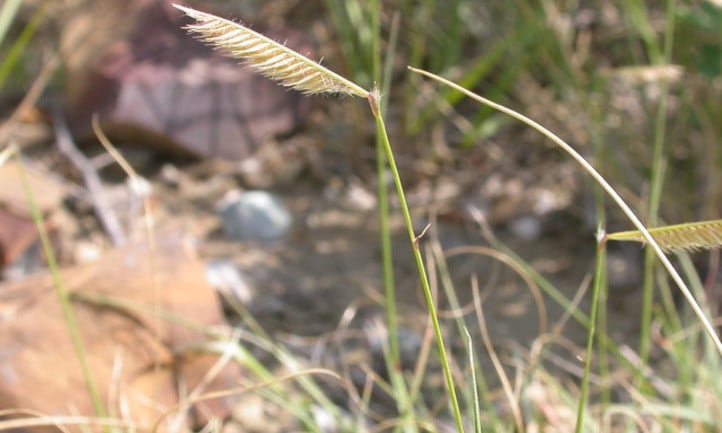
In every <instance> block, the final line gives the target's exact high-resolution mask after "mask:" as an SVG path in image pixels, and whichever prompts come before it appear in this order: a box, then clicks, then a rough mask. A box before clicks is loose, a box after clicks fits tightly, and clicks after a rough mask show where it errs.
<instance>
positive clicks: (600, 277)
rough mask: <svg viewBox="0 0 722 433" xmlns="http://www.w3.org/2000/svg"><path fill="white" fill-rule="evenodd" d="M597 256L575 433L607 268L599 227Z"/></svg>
mask: <svg viewBox="0 0 722 433" xmlns="http://www.w3.org/2000/svg"><path fill="white" fill-rule="evenodd" d="M597 243H598V245H600V248H597V256H596V260H595V267H594V290H593V291H592V305H591V308H590V311H589V327H588V328H587V350H586V353H585V356H584V374H583V375H582V385H581V389H580V391H579V406H577V426H576V429H575V432H576V433H582V426H583V425H584V412H585V411H584V409H585V408H586V405H587V394H588V392H589V372H590V371H591V366H592V358H593V357H594V356H593V355H594V341H595V340H596V339H597V338H596V336H595V332H596V329H597V311H598V310H599V303H600V302H599V301H600V298H601V293H602V291H604V290H605V287H604V273H605V272H606V268H607V260H606V257H607V255H606V250H605V249H604V243H603V231H602V228H601V226H600V228H599V230H598V236H597Z"/></svg>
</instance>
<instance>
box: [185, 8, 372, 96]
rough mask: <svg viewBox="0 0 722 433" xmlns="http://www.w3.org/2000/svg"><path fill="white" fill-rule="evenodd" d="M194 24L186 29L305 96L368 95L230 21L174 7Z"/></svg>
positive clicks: (293, 53) (308, 61) (321, 67)
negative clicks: (330, 94)
mask: <svg viewBox="0 0 722 433" xmlns="http://www.w3.org/2000/svg"><path fill="white" fill-rule="evenodd" d="M173 6H174V7H176V8H177V9H180V10H181V11H183V12H184V13H185V14H186V15H188V16H189V17H191V18H193V19H195V20H196V21H197V22H196V23H194V24H190V25H188V26H186V29H187V30H188V31H190V32H192V33H194V34H195V36H196V37H197V38H198V39H199V40H201V41H203V42H205V43H207V44H209V45H212V46H214V47H216V48H219V49H221V50H223V51H225V52H226V54H228V55H230V56H232V57H235V58H238V59H241V60H243V62H244V63H246V64H247V65H249V66H251V67H252V68H254V69H255V70H256V71H258V72H259V73H260V74H261V75H264V76H266V77H268V78H270V79H272V80H275V81H278V82H279V83H281V84H282V85H284V86H286V87H290V88H292V89H296V90H298V91H301V92H303V93H306V94H316V93H341V94H347V95H353V96H360V97H362V98H367V97H368V95H369V92H368V91H367V90H364V89H363V88H362V87H361V86H358V85H357V84H355V83H353V82H351V81H349V80H347V79H345V78H343V77H342V76H340V75H338V74H336V73H335V72H332V71H331V70H329V69H327V68H325V67H323V66H321V65H320V64H318V63H317V62H314V61H313V60H310V59H309V58H307V57H305V56H302V55H301V54H299V53H297V52H296V51H293V50H292V49H290V48H288V47H286V46H285V45H282V44H279V43H278V42H276V41H274V40H272V39H269V38H267V37H265V36H263V35H262V34H260V33H257V32H254V31H253V30H251V29H249V28H247V27H244V26H243V25H241V24H238V23H234V22H233V21H229V20H225V19H223V18H219V17H217V16H215V15H211V14H208V13H205V12H200V11H197V10H195V9H191V8H187V7H184V6H179V5H177V4H174V5H173Z"/></svg>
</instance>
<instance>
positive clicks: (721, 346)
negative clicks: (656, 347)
mask: <svg viewBox="0 0 722 433" xmlns="http://www.w3.org/2000/svg"><path fill="white" fill-rule="evenodd" d="M408 68H409V70H411V71H412V72H415V73H417V74H421V75H424V76H426V77H428V78H431V79H433V80H436V81H438V82H440V83H442V84H444V85H446V86H449V87H451V88H453V89H455V90H457V91H459V92H461V93H463V94H465V95H466V96H468V97H469V98H471V99H473V100H475V101H477V102H479V103H481V104H484V105H487V106H489V107H491V108H493V109H495V110H497V111H499V112H502V113H504V114H506V115H508V116H511V117H513V118H515V119H517V120H519V121H521V122H522V123H525V124H526V125H528V126H530V127H532V128H534V129H536V130H537V131H539V133H541V134H542V135H544V136H545V137H547V138H548V139H550V140H551V141H553V142H554V144H556V145H557V146H559V147H561V148H562V150H564V151H565V152H566V153H568V154H569V156H571V157H572V158H573V159H574V160H575V161H576V162H577V163H578V164H579V165H581V166H582V168H583V169H584V170H585V171H586V172H587V173H589V175H590V176H591V177H592V178H593V179H594V180H595V181H596V182H597V183H598V184H599V185H600V186H601V187H602V188H603V189H604V191H606V193H607V194H609V196H610V197H611V198H612V200H613V201H614V202H615V203H616V204H617V206H619V208H620V209H621V210H622V212H624V214H625V215H626V216H627V218H628V219H629V220H630V221H631V222H632V224H633V225H634V226H635V227H636V228H637V230H639V231H640V232H641V233H642V235H643V236H644V239H645V240H646V241H647V243H648V244H649V246H650V247H651V248H652V250H653V251H654V253H655V255H656V256H657V257H658V258H659V261H660V262H662V265H663V266H664V268H665V269H666V270H667V273H668V274H669V275H670V276H671V277H672V280H674V282H675V284H676V285H677V287H679V289H680V291H681V292H682V295H683V296H684V297H685V299H686V300H687V302H688V303H689V305H690V307H692V311H694V314H695V315H696V316H697V319H698V320H699V321H700V323H701V324H702V326H703V327H704V330H705V332H706V333H707V334H708V335H709V337H710V338H711V339H712V341H713V342H714V345H715V347H716V348H717V352H719V354H720V355H721V356H722V341H720V338H719V336H718V335H717V333H716V332H715V329H714V327H713V326H712V323H711V322H710V320H709V319H708V318H707V316H706V315H705V313H704V311H703V310H702V308H701V307H700V305H699V303H697V301H696V300H695V298H694V296H693V295H692V291H691V290H690V289H689V287H687V284H686V283H685V282H684V280H682V277H681V276H680V275H679V272H677V270H676V269H675V268H674V266H673V265H672V262H671V261H670V260H669V258H668V257H667V256H666V255H665V254H664V251H662V248H661V247H660V246H659V244H658V243H657V242H656V241H655V240H654V237H652V235H651V234H650V233H649V231H648V230H647V228H646V227H645V226H644V224H642V222H641V221H640V220H639V218H638V217H637V215H636V214H635V213H634V211H632V209H631V208H630V207H629V205H627V203H626V202H625V201H624V200H623V199H622V197H621V196H620V195H619V194H618V193H617V191H615V190H614V188H613V187H612V186H611V185H610V184H609V182H607V181H606V179H604V177H603V176H602V175H601V174H600V173H599V172H598V171H597V170H596V169H595V168H594V167H593V166H592V165H591V164H590V163H589V161H587V160H586V159H584V157H583V156H582V155H581V154H579V152H577V151H576V150H574V148H573V147H571V146H570V145H569V144H567V143H566V142H565V141H564V140H562V139H561V138H559V137H558V136H557V135H556V134H554V133H553V132H551V131H549V130H548V129H546V128H545V127H544V126H542V125H541V124H539V123H537V122H535V121H534V120H532V119H530V118H528V117H526V116H524V115H523V114H521V113H518V112H516V111H514V110H512V109H510V108H507V107H505V106H503V105H500V104H497V103H496V102H493V101H490V100H488V99H486V98H483V97H481V96H479V95H477V94H475V93H473V92H471V91H469V90H467V89H465V88H463V87H461V86H459V85H458V84H456V83H454V82H451V81H449V80H446V79H444V78H442V77H440V76H438V75H436V74H432V73H431V72H427V71H424V70H422V69H417V68H413V67H411V66H409V67H408Z"/></svg>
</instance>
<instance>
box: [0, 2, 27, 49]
mask: <svg viewBox="0 0 722 433" xmlns="http://www.w3.org/2000/svg"><path fill="white" fill-rule="evenodd" d="M22 2H23V0H6V1H5V2H3V3H4V4H3V6H2V9H0V45H2V43H3V40H4V39H5V35H6V34H7V32H8V30H9V29H10V24H12V22H13V20H14V19H15V15H17V13H18V9H20V4H21V3H22Z"/></svg>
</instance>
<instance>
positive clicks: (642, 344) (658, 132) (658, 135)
mask: <svg viewBox="0 0 722 433" xmlns="http://www.w3.org/2000/svg"><path fill="white" fill-rule="evenodd" d="M675 5H676V2H675V1H674V0H668V1H667V12H666V17H665V23H666V26H665V32H664V47H663V49H662V53H661V54H659V51H660V50H659V49H658V48H657V44H656V43H653V42H652V41H653V40H654V38H651V40H647V39H646V38H645V42H646V43H647V45H648V47H647V48H648V50H654V51H655V53H654V55H655V56H656V57H657V59H654V60H656V62H657V63H663V64H669V62H670V59H671V56H672V41H673V36H674V12H675V9H676V8H675ZM638 6H639V9H640V10H643V7H642V6H641V5H638ZM644 16H645V17H646V14H644ZM645 21H647V23H646V24H647V25H645V26H642V27H641V29H642V30H647V29H651V25H650V24H649V22H648V20H645ZM647 32H648V30H647ZM647 32H645V33H647ZM651 34H652V35H653V34H654V33H653V32H652V33H651ZM660 87H661V88H660V97H659V106H658V107H657V118H656V120H655V128H654V146H653V149H652V172H651V175H650V192H649V205H648V209H647V225H648V226H649V227H655V226H657V223H658V220H659V216H658V214H659V207H660V203H661V201H662V188H663V184H664V167H665V162H666V159H665V157H664V138H665V136H666V132H665V131H666V129H667V101H668V99H669V83H668V82H667V81H666V80H662V82H661V83H660ZM654 265H655V261H654V252H653V251H652V250H650V249H647V250H646V251H645V254H644V287H643V295H642V319H641V323H640V328H641V329H640V331H639V357H640V359H641V362H642V365H646V364H647V362H648V361H649V351H650V347H651V341H650V334H649V333H650V328H651V326H652V301H653V298H654ZM637 379H638V381H641V376H640V377H638V378H637Z"/></svg>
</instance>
